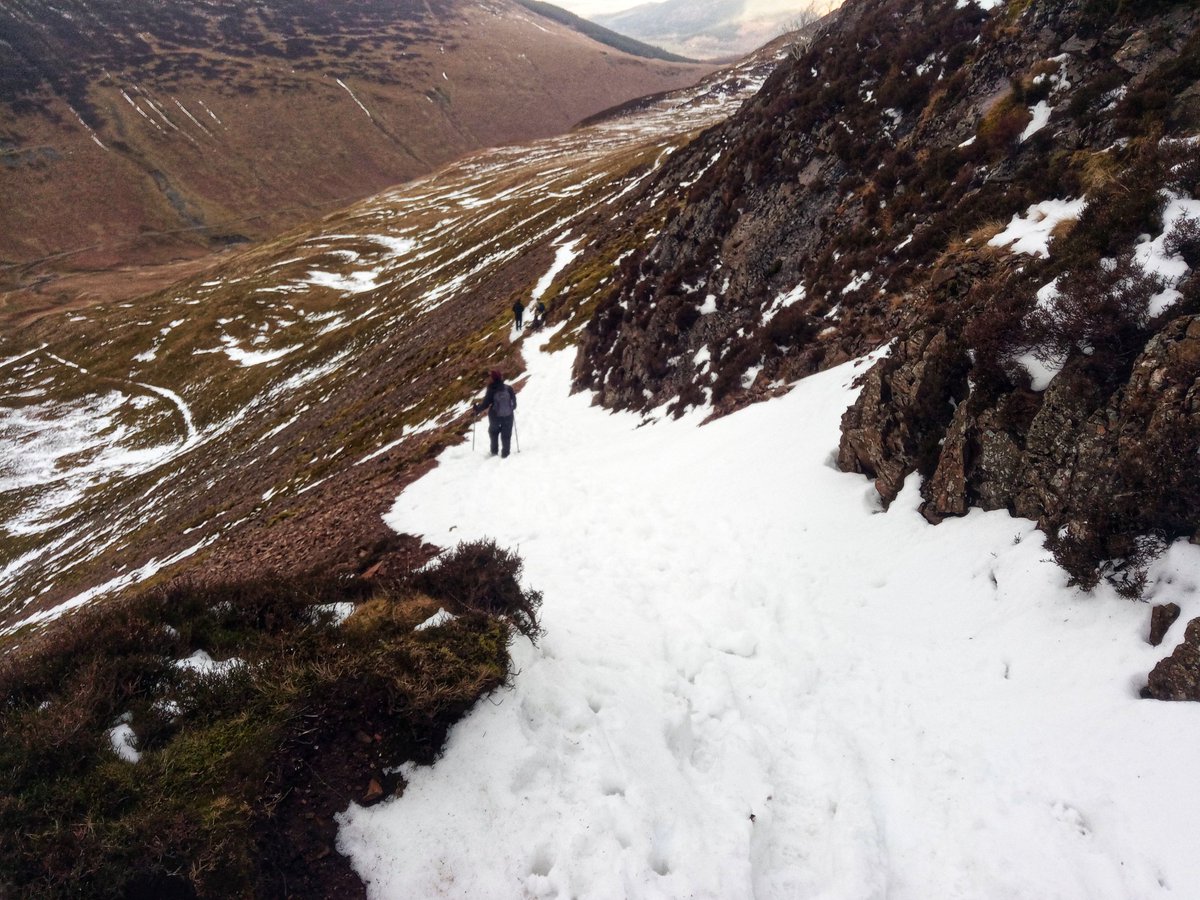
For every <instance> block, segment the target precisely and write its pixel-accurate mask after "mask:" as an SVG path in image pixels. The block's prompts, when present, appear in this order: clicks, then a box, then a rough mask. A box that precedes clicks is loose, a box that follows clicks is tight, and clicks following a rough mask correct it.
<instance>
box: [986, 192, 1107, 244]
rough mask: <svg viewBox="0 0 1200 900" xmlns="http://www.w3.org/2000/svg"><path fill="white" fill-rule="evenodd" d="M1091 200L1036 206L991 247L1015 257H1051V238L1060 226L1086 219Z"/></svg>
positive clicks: (1018, 217)
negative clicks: (1011, 252) (1015, 254)
mask: <svg viewBox="0 0 1200 900" xmlns="http://www.w3.org/2000/svg"><path fill="white" fill-rule="evenodd" d="M1086 206H1087V200H1086V199H1084V198H1082V197H1080V198H1078V199H1075V200H1043V201H1042V202H1041V203H1034V204H1033V205H1032V206H1030V207H1029V209H1028V210H1026V212H1025V215H1024V216H1020V215H1014V216H1013V217H1012V221H1011V222H1009V223H1008V227H1007V228H1005V229H1004V230H1003V231H1002V232H1000V233H999V234H998V235H996V236H995V237H994V238H992V239H991V240H990V241H988V246H989V247H1007V248H1008V249H1010V250H1012V251H1013V252H1014V253H1024V254H1026V255H1029V256H1040V257H1042V258H1043V259H1045V258H1047V257H1049V256H1050V235H1051V233H1052V232H1053V231H1054V229H1055V228H1056V227H1057V226H1058V224H1059V223H1060V222H1068V221H1072V220H1075V219H1078V218H1079V217H1080V216H1081V215H1083V210H1084V208H1085V207H1086Z"/></svg>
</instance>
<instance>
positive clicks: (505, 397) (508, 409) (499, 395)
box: [492, 384, 515, 418]
mask: <svg viewBox="0 0 1200 900" xmlns="http://www.w3.org/2000/svg"><path fill="white" fill-rule="evenodd" d="M514 405H515V404H514V401H513V392H512V388H510V387H509V386H508V385H507V384H506V385H503V386H501V388H500V389H499V390H498V391H496V396H494V397H493V398H492V411H493V412H495V414H496V415H498V416H502V417H505V418H507V417H508V416H511V415H512V414H513V406H514Z"/></svg>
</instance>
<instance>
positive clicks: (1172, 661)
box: [1142, 618, 1200, 700]
mask: <svg viewBox="0 0 1200 900" xmlns="http://www.w3.org/2000/svg"><path fill="white" fill-rule="evenodd" d="M1142 696H1143V697H1146V698H1148V699H1153V700H1200V618H1198V619H1192V621H1191V622H1189V623H1188V627H1187V631H1186V632H1184V637H1183V643H1182V644H1180V645H1179V646H1178V647H1176V648H1175V652H1174V653H1172V654H1171V655H1170V656H1168V657H1167V658H1166V659H1164V660H1163V661H1162V662H1160V663H1159V664H1158V665H1157V666H1155V667H1154V670H1153V671H1152V672H1151V673H1150V681H1149V683H1148V684H1147V685H1146V687H1145V688H1144V689H1143V690H1142Z"/></svg>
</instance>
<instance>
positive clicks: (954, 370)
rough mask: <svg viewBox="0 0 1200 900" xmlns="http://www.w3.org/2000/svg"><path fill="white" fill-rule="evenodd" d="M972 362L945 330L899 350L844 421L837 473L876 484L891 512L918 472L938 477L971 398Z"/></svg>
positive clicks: (876, 371) (878, 369)
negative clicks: (941, 451)
mask: <svg viewBox="0 0 1200 900" xmlns="http://www.w3.org/2000/svg"><path fill="white" fill-rule="evenodd" d="M969 365H970V362H969V360H968V358H967V356H966V353H965V351H964V349H963V348H962V347H961V346H960V345H959V344H958V343H957V342H952V341H951V340H950V339H949V337H948V335H947V333H946V332H945V331H944V330H939V331H936V332H935V331H930V330H924V331H920V332H917V333H916V334H913V335H911V336H910V337H909V338H908V339H907V340H905V341H903V342H902V343H900V344H898V345H897V347H896V349H895V350H894V351H893V352H892V354H891V355H890V356H888V357H887V358H886V359H882V360H880V361H879V362H878V363H876V364H875V366H874V367H872V368H871V370H870V371H869V372H868V373H867V375H866V379H865V383H864V386H863V390H862V393H861V394H859V397H858V400H857V401H855V403H854V405H853V406H851V407H850V408H849V409H848V410H846V412H845V414H844V415H843V416H842V440H841V444H840V446H839V447H838V466H839V467H840V468H841V469H842V470H843V471H846V472H860V473H862V474H864V475H868V476H870V477H872V478H874V479H875V487H876V489H877V490H878V491H879V495H880V497H882V498H883V502H884V504H885V505H886V504H888V503H891V501H892V500H894V499H895V498H896V495H897V494H898V493H899V492H900V488H901V486H902V485H903V484H904V479H905V477H906V476H907V475H908V473H909V472H912V471H913V470H914V469H924V470H926V473H927V474H928V473H929V470H932V469H933V465H934V462H935V460H936V453H937V442H938V440H939V439H940V437H941V436H942V434H944V432H945V430H946V427H947V425H948V424H949V423H950V421H951V419H952V417H953V414H954V405H953V404H954V401H955V400H956V399H958V398H961V397H962V396H963V395H964V394H965V393H966V372H967V369H968V368H969Z"/></svg>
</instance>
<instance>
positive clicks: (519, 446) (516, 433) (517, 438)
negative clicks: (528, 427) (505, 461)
mask: <svg viewBox="0 0 1200 900" xmlns="http://www.w3.org/2000/svg"><path fill="white" fill-rule="evenodd" d="M513 439H514V440H515V441H516V442H517V452H518V453H520V452H521V435H520V434H519V433H518V432H517V417H516V416H513Z"/></svg>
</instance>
